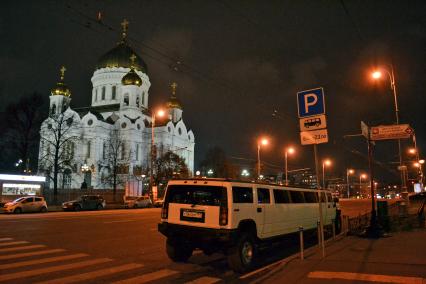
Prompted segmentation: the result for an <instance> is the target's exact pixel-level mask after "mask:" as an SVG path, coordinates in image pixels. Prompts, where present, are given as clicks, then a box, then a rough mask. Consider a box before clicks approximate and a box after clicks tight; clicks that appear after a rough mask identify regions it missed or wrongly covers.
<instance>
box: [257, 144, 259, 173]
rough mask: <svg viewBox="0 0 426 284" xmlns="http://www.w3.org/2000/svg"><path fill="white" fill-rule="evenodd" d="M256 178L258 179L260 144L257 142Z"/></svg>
mask: <svg viewBox="0 0 426 284" xmlns="http://www.w3.org/2000/svg"><path fill="white" fill-rule="evenodd" d="M257 179H260V144H257Z"/></svg>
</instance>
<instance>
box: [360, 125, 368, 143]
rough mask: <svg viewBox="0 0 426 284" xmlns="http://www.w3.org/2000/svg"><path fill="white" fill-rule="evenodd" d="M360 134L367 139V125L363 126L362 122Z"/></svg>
mask: <svg viewBox="0 0 426 284" xmlns="http://www.w3.org/2000/svg"><path fill="white" fill-rule="evenodd" d="M361 133H362V136H364V137H365V139H368V138H369V137H368V136H369V129H368V125H367V124H365V122H364V121H361Z"/></svg>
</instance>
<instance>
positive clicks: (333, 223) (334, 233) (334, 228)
mask: <svg viewBox="0 0 426 284" xmlns="http://www.w3.org/2000/svg"><path fill="white" fill-rule="evenodd" d="M335 222H336V221H335V220H334V219H332V220H331V228H332V230H333V240H334V239H335V238H336V227H335V226H334V225H335Z"/></svg>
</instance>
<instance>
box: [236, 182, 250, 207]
mask: <svg viewBox="0 0 426 284" xmlns="http://www.w3.org/2000/svg"><path fill="white" fill-rule="evenodd" d="M232 200H233V201H234V203H253V190H252V188H251V187H240V186H233V187H232Z"/></svg>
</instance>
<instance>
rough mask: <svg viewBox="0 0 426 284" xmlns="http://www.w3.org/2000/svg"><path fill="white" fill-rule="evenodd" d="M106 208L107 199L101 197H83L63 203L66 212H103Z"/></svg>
mask: <svg viewBox="0 0 426 284" xmlns="http://www.w3.org/2000/svg"><path fill="white" fill-rule="evenodd" d="M105 206H106V201H105V199H104V198H103V197H102V196H100V195H82V196H80V197H79V198H77V199H76V200H71V201H67V202H64V203H62V209H63V210H64V211H70V210H74V211H80V210H102V209H104V208H105Z"/></svg>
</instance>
